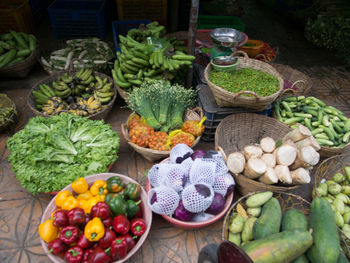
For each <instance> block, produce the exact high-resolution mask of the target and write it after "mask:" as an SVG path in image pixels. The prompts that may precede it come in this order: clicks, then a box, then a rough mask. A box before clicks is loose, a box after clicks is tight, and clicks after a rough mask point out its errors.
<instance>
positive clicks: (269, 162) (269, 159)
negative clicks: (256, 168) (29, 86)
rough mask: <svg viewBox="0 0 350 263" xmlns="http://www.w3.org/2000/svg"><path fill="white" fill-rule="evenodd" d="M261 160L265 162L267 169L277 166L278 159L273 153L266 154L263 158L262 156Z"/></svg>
mask: <svg viewBox="0 0 350 263" xmlns="http://www.w3.org/2000/svg"><path fill="white" fill-rule="evenodd" d="M261 160H263V161H264V163H265V164H266V166H267V167H271V168H273V167H275V166H276V158H275V156H274V155H273V154H271V153H265V154H263V156H261Z"/></svg>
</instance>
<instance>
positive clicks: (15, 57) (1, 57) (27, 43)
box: [0, 30, 36, 68]
mask: <svg viewBox="0 0 350 263" xmlns="http://www.w3.org/2000/svg"><path fill="white" fill-rule="evenodd" d="M35 46H36V38H35V36H33V35H31V34H26V33H18V32H15V31H13V30H11V31H10V33H7V34H4V35H1V36H0V68H2V67H9V66H12V65H14V64H16V63H18V62H20V61H23V60H24V59H25V58H26V57H28V56H30V54H31V53H32V52H33V51H34V49H35Z"/></svg>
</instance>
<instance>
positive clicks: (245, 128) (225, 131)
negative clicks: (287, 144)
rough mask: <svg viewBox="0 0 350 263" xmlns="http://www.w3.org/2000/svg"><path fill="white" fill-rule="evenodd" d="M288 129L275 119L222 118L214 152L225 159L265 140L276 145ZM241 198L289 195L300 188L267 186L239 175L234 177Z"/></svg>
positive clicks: (250, 116)
mask: <svg viewBox="0 0 350 263" xmlns="http://www.w3.org/2000/svg"><path fill="white" fill-rule="evenodd" d="M289 131H291V128H289V127H288V126H287V125H285V124H283V123H281V122H279V121H278V120H276V119H274V118H270V117H267V116H265V115H259V114H254V113H239V114H233V115H230V116H228V117H226V118H224V119H223V120H222V121H221V122H220V124H219V126H218V127H217V129H216V132H215V149H220V148H221V149H222V150H223V154H224V155H229V154H230V153H233V152H237V151H242V150H243V149H244V147H245V146H247V145H253V144H256V143H259V142H260V140H261V139H262V138H264V137H271V138H273V139H274V140H275V141H277V140H278V139H281V138H283V136H284V135H286V134H287V133H288V132H289ZM233 177H234V178H235V181H236V183H237V186H238V191H239V192H240V194H241V195H246V194H248V193H251V192H256V191H274V192H292V191H294V190H295V189H297V188H299V187H300V186H301V185H293V186H289V185H283V184H280V183H278V184H276V185H268V184H264V183H261V182H259V181H255V180H252V179H250V178H248V177H246V176H244V175H242V174H233Z"/></svg>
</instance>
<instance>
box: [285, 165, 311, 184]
mask: <svg viewBox="0 0 350 263" xmlns="http://www.w3.org/2000/svg"><path fill="white" fill-rule="evenodd" d="M290 176H291V177H292V183H293V184H308V183H310V182H311V177H310V173H309V171H308V170H306V169H304V168H298V169H296V170H294V171H290Z"/></svg>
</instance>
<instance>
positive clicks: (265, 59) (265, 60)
mask: <svg viewBox="0 0 350 263" xmlns="http://www.w3.org/2000/svg"><path fill="white" fill-rule="evenodd" d="M258 57H262V58H263V59H264V62H266V63H267V62H269V60H268V59H267V57H266V56H265V55H264V54H258V55H256V56H255V59H258Z"/></svg>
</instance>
